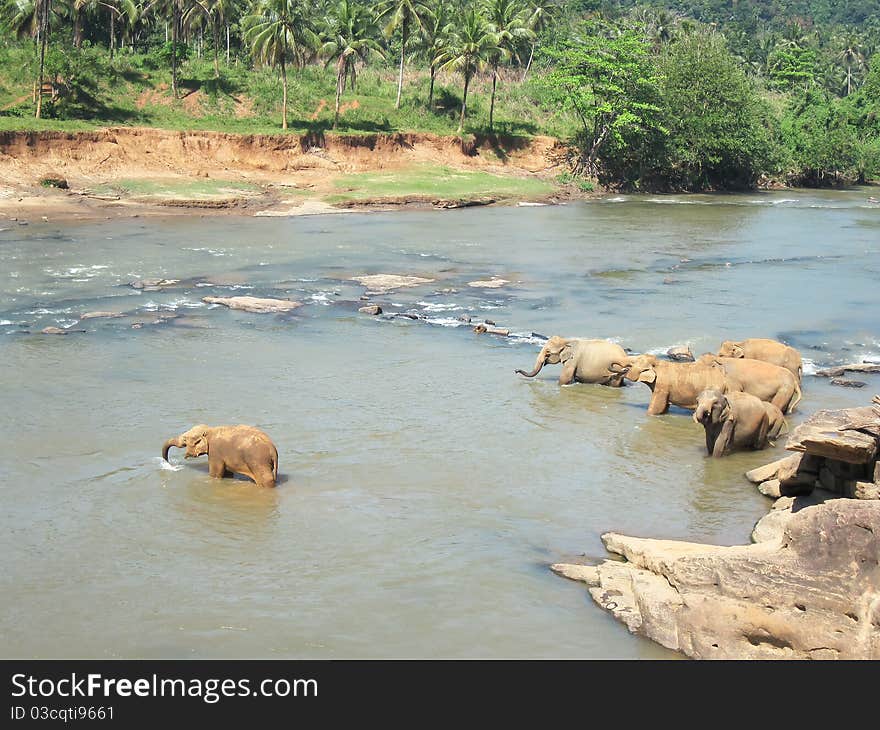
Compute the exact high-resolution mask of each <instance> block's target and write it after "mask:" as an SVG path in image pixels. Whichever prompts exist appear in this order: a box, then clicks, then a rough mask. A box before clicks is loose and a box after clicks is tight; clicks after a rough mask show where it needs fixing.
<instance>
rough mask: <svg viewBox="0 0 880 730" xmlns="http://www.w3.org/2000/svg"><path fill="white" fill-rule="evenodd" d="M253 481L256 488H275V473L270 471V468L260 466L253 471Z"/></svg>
mask: <svg viewBox="0 0 880 730" xmlns="http://www.w3.org/2000/svg"><path fill="white" fill-rule="evenodd" d="M253 473H254V474H253V479H254V481H255V482H256V483H257V486H258V487H270V488H271V487H274V486H275V473H274V472H273V471H272V467H271V466H268V465H267V466H261V467H257V468H256V469H253Z"/></svg>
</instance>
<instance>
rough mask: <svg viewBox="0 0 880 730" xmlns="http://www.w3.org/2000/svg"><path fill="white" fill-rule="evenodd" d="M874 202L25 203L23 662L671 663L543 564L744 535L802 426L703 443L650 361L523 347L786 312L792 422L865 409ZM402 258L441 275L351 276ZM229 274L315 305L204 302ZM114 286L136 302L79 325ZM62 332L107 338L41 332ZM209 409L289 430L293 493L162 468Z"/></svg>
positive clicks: (418, 270)
mask: <svg viewBox="0 0 880 730" xmlns="http://www.w3.org/2000/svg"><path fill="white" fill-rule="evenodd" d="M870 194H871V192H870V190H868V189H856V190H851V191H843V192H816V191H785V192H780V193H765V194H748V195H730V196H686V197H685V196H658V197H651V196H611V197H609V198H606V199H604V200H597V201H592V202H587V203H574V204H569V205H564V206H547V207H534V206H529V207H498V208H483V209H468V210H460V211H410V212H395V213H350V214H340V215H331V216H312V217H299V218H245V217H201V216H199V215H192V216H175V217H169V218H134V219H124V220H123V219H114V220H107V221H98V222H66V223H56V222H52V221H50V222H47V223H36V222H32V223H31V225H29V226H26V227H25V226H18V225H16V224H15V223H4V222H3V221H2V220H0V363H2V371H3V375H2V381H0V397H2V403H3V408H2V411H0V431H2V441H0V444H2V459H0V499H2V503H3V508H2V510H0V551H2V552H0V554H2V570H0V608H2V610H0V656H4V657H295V658H310V657H316V658H336V657H425V658H433V657H625V658H630V657H667V656H670V654H669V653H668V652H666V651H665V650H663V649H661V648H659V647H657V646H655V645H654V644H652V643H651V642H649V641H646V640H643V639H640V638H637V637H634V636H631V635H630V634H629V633H628V632H627V631H626V629H625V628H624V627H623V626H622V625H620V624H617V623H616V622H615V621H613V620H612V619H611V618H610V617H609V616H608V615H606V614H605V613H604V612H603V611H602V610H601V609H600V608H598V607H597V606H595V605H594V604H593V603H592V601H591V600H590V598H589V595H588V593H587V591H586V590H585V588H584V586H582V585H580V584H576V583H571V582H567V581H565V580H563V579H561V578H559V577H557V576H555V575H553V574H552V573H551V572H550V571H549V569H548V566H549V564H551V563H553V562H557V561H561V560H565V561H572V560H587V561H595V560H598V559H600V558H602V557H604V556H605V553H604V550H603V548H602V544H601V541H600V535H601V534H602V533H603V532H605V531H610V530H613V531H618V532H623V533H626V534H632V535H639V536H651V537H663V538H673V539H685V540H692V541H705V542H712V543H720V544H735V543H745V542H748V538H749V533H750V532H751V529H752V526H753V525H754V523H755V521H756V520H757V519H758V518H760V517H761V516H763V515H764V514H765V513H766V511H767V509H768V508H769V506H770V502H769V500H767V499H766V498H764V497H762V496H761V495H760V494H758V493H757V491H756V490H755V489H754V487H753V486H751V485H750V484H748V483H747V482H746V481H745V479H744V478H743V476H742V475H743V472H744V471H746V470H747V469H750V468H752V467H755V466H758V465H760V464H763V463H766V462H769V461H770V460H771V459H773V458H777V457H778V456H780V455H783V454H784V452H783V450H782V446H783V443H784V440H783V442H781V443H779V444H778V445H777V446H776V447H775V448H773V449H770V450H768V451H765V452H760V453H754V452H750V453H741V454H735V455H732V456H729V457H727V458H724V459H720V460H710V459H709V458H707V456H706V454H705V447H704V443H703V435H702V429H701V428H699V427H698V426H696V425H695V424H694V423H693V422H692V421H691V419H690V416H689V414H688V413H686V412H684V411H678V410H676V409H673V411H672V412H670V413H669V414H668V415H665V416H660V417H653V418H651V417H648V416H647V415H646V413H645V410H646V406H647V403H648V396H649V391H648V389H647V388H646V387H645V386H643V385H636V386H630V387H626V388H623V389H611V388H604V387H601V386H590V385H574V386H567V387H563V388H560V387H559V386H558V385H557V383H556V378H557V377H558V374H559V369H558V367H554V366H547V367H546V368H545V369H544V371H543V372H542V373H541V374H540V375H539V376H538V377H537V378H535V379H534V380H531V381H530V380H526V379H524V378H522V377H520V376H518V375H515V374H514V370H515V369H516V368H524V369H531V367H532V365H533V363H534V360H535V356H536V354H537V351H538V349H539V348H540V345H541V339H540V336H541V335H545V336H549V335H554V334H560V335H566V336H580V337H601V338H611V339H614V340H615V341H618V342H620V343H621V344H622V345H623V346H625V347H627V348H631V349H632V350H633V351H635V352H656V353H664V352H665V351H666V350H667V349H668V348H669V347H671V346H673V345H683V344H687V345H690V347H691V348H692V350H693V351H694V353H695V354H699V353H702V352H705V351H709V350H713V351H714V350H715V349H717V347H718V345H719V344H720V343H721V341H722V340H724V339H742V338H746V337H772V338H777V339H782V340H785V341H786V342H788V343H790V344H792V345H793V346H795V347H797V348H799V349H800V350H801V352H802V354H803V356H804V358H805V366H806V367H805V369H806V372H807V375H805V378H804V398H803V401H802V402H801V405H800V407H799V409H798V411H797V412H796V413H795V414H794V415H793V416H792V417H791V418H790V419H789V420H790V423H791V425H792V426H794V425H796V424H797V423H799V422H800V421H802V420H803V419H804V418H805V417H806V416H807V415H808V414H810V413H812V412H813V411H815V410H817V409H819V408H830V407H844V406H853V405H865V404H867V403H868V402H869V401H870V397H871V395H872V394H873V393H876V392H880V377H878V376H876V375H854V376H853V377H854V378H856V379H859V380H864V381H866V382H867V383H868V387H866V388H863V389H849V388H840V387H837V386H833V385H831V384H830V383H829V381H828V379H825V378H819V377H815V376H814V375H812V374H811V373H813V372H815V370H816V369H817V368H821V367H823V366H826V365H831V364H839V363H845V362H860V361H862V360H865V359H868V360H871V359H874V360H877V361H880V307H878V293H880V289H878V282H880V207H878V206H874V205H872V204H870V203H869V202H867V199H868V196H869V195H870ZM379 273H382V274H402V275H411V276H420V277H424V278H428V279H432V281H431V282H430V283H427V284H424V285H421V286H418V287H414V288H407V289H399V290H394V291H392V292H389V293H388V294H384V295H375V296H371V301H372V302H376V303H379V304H381V305H382V306H383V308H384V310H385V313H386V314H385V315H382V316H380V317H371V316H368V315H365V314H360V313H358V312H357V308H358V307H359V306H362V305H363V304H364V302H362V301H361V300H360V297H361V295H363V294H364V292H365V287H364V286H363V285H362V284H359V283H358V282H356V281H354V280H352V277H356V276H362V275H369V274H379ZM493 277H494V278H495V279H504V280H506V281H507V282H508V283H506V284H504V285H502V286H500V287H497V288H489V287H485V286H470V282H476V281H483V282H485V281H487V280H489V281H490V280H492V279H493ZM144 278H167V279H177V280H179V283H178V284H176V285H174V286H171V287H169V288H164V289H162V290H159V291H145V290H140V289H134V288H132V287H131V286H130V285H129V282H132V281H135V280H138V279H144ZM236 294H248V295H252V296H264V297H281V298H287V297H289V298H292V299H296V300H298V301H301V302H303V303H304V306H303V307H301V308H299V309H297V310H295V311H294V312H292V313H290V314H286V315H274V314H250V313H246V312H238V311H230V310H228V309H226V308H224V307H219V306H216V305H213V306H212V305H207V304H205V303H204V302H202V297H204V296H207V295H216V296H233V295H236ZM96 310H109V311H116V312H124V313H126V315H127V316H126V317H123V318H114V319H88V320H84V321H82V322H79V323H78V321H79V317H80V315H81V314H82V313H85V312H91V311H96ZM395 312H396V313H402V312H410V313H413V314H417V315H418V316H419V318H418V319H409V318H406V317H393V316H389V314H393V313H395ZM171 315H175V316H174V318H172V319H168V317H169V316H171ZM463 316H470V317H471V319H472V323H477V322H480V321H482V320H484V319H489V320H491V321H493V322H496V323H497V325H498V326H500V327H505V328H509V329H510V330H511V332H512V335H511V336H510V337H507V338H504V337H496V336H493V335H488V334H484V335H476V334H474V333H473V332H472V331H471V326H469V325H467V324H465V323H464V322H462V321H461V320H460V319H459V317H463ZM138 323H139V324H140V325H141V326H135V327H133V325H135V324H138ZM48 326H54V327H71V329H85V330H86V332H85V333H73V334H70V335H67V336H63V337H62V336H49V335H41V334H27V332H30V333H38V332H39V331H40V330H41V329H42V328H44V327H48ZM199 422H204V423H209V424H214V425H219V424H224V423H250V424H253V425H257V426H259V427H261V428H263V429H264V430H265V431H267V432H268V433H269V435H270V436H271V437H272V438H273V440H274V441H275V443H276V444H277V446H278V449H279V453H280V474H281V478H280V483H279V485H278V488H277V489H275V490H269V489H259V488H257V487H256V486H255V485H253V484H252V483H250V482H248V481H245V480H243V479H227V480H222V481H217V480H212V479H210V478H209V477H208V474H207V463H206V459H204V458H203V459H200V460H188V461H186V462H184V461H183V458H182V457H183V453H182V452H181V451H179V450H172V452H171V459H172V464H167V463H165V462H163V461H162V459H161V458H160V456H159V455H160V449H161V445H162V442H163V441H164V440H165V439H166V438H168V437H170V436H174V435H177V434H179V433H180V432H182V431H184V430H186V429H188V428H189V427H190V426H192V425H194V424H196V423H199Z"/></svg>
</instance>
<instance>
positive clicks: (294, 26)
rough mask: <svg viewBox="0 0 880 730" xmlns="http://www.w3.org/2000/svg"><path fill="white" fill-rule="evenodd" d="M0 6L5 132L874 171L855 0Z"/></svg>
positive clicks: (873, 105)
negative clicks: (140, 133)
mask: <svg viewBox="0 0 880 730" xmlns="http://www.w3.org/2000/svg"><path fill="white" fill-rule="evenodd" d="M0 23H2V26H3V30H4V31H5V32H4V33H3V36H2V37H3V40H2V41H0V129H5V130H19V129H20V130H27V129H66V130H77V129H88V128H94V127H97V126H108V125H132V126H135V125H136V126H154V127H162V128H169V129H186V130H193V129H206V130H207V129H210V130H218V131H226V132H238V133H248V134H250V133H260V134H266V133H278V132H285V131H288V132H296V133H300V134H302V133H306V132H315V131H318V132H321V133H324V132H327V133H332V132H333V131H338V132H347V133H375V132H396V131H421V132H431V133H436V134H442V135H449V134H472V133H478V134H489V135H504V136H506V137H515V136H530V135H537V134H546V135H551V136H555V137H559V138H561V139H564V140H567V141H570V142H571V143H572V150H573V153H572V155H571V166H572V175H573V176H574V177H575V178H578V177H580V178H583V179H584V181H585V184H586V183H589V182H590V181H594V180H597V181H599V182H601V183H602V184H604V185H607V186H617V187H623V188H630V189H653V190H664V189H665V190H713V189H739V188H748V187H753V186H755V185H759V184H766V183H768V182H771V181H779V182H784V183H788V184H800V185H817V186H821V185H839V184H847V183H853V182H863V181H866V180H870V179H873V178H876V177H878V176H880V63H878V64H874V63H872V61H873V59H874V57H875V53H874V51H875V49H876V48H877V45H878V42H880V9H878V7H877V3H876V2H874V1H873V0H871V1H870V2H869V1H867V0H866V1H865V2H859V0H851V1H850V2H848V3H832V2H830V1H829V0H773V2H757V1H756V0H739V1H738V2H733V1H727V2H725V1H723V0H681V1H677V0H668V1H666V2H660V1H659V0H648V1H645V2H639V3H634V2H628V1H627V0H571V1H569V2H555V3H554V2H543V1H542V0H478V1H477V2H470V1H466V0H424V1H423V2H418V1H416V0H383V2H379V3H365V2H358V0H329V1H328V0H164V2H140V3H139V2H137V1H136V0H102V1H101V2H99V1H98V0H0ZM878 58H880V57H878ZM37 90H41V93H37Z"/></svg>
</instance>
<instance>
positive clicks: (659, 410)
mask: <svg viewBox="0 0 880 730" xmlns="http://www.w3.org/2000/svg"><path fill="white" fill-rule="evenodd" d="M668 410H669V392H668V391H666V390H662V389H660V388H657V389H656V390H655V391H654V393H653V394H652V395H651V402H650V403H649V404H648V415H649V416H660V415H663V414H664V413H666V412H667V411H668Z"/></svg>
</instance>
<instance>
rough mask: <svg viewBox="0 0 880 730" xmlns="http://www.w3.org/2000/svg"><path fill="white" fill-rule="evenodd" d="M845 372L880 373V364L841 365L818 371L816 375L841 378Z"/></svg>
mask: <svg viewBox="0 0 880 730" xmlns="http://www.w3.org/2000/svg"><path fill="white" fill-rule="evenodd" d="M844 373H880V365H875V364H874V363H867V362H858V363H853V364H852V365H840V366H839V367H834V368H827V369H825V370H817V371H816V375H818V376H819V377H821V378H839V377H840V376H841V375H843V374H844Z"/></svg>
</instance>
